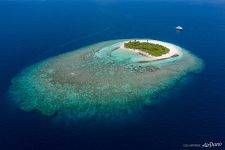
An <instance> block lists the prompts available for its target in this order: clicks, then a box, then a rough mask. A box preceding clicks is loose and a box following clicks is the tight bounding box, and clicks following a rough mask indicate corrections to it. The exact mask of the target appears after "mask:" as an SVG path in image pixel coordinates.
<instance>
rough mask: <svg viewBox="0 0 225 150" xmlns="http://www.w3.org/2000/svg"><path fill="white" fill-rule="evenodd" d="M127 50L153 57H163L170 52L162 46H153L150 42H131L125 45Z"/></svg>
mask: <svg viewBox="0 0 225 150" xmlns="http://www.w3.org/2000/svg"><path fill="white" fill-rule="evenodd" d="M124 47H125V48H130V49H137V50H141V51H143V52H146V53H148V54H150V55H152V56H162V55H163V54H166V53H168V52H169V51H170V50H169V49H168V48H167V47H165V46H162V45H159V44H153V43H149V42H139V41H129V42H128V43H125V44H124Z"/></svg>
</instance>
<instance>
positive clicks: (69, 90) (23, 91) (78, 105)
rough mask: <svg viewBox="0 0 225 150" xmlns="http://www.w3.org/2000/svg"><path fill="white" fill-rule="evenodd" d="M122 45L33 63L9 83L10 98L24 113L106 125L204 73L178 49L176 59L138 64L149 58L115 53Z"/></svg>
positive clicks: (97, 46) (112, 43) (121, 51)
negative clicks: (188, 77)
mask: <svg viewBox="0 0 225 150" xmlns="http://www.w3.org/2000/svg"><path fill="white" fill-rule="evenodd" d="M121 41H125V40H114V41H107V42H102V43H98V44H95V45H90V46H88V47H85V48H82V49H80V50H75V51H72V52H68V53H66V54H62V55H59V56H56V57H53V58H49V59H47V60H44V61H42V62H40V63H37V64H35V65H33V66H31V67H29V68H27V69H25V70H24V71H22V72H21V74H19V76H17V77H16V78H14V79H13V81H12V83H13V84H12V86H11V90H10V93H11V94H12V97H14V99H15V101H16V102H17V103H18V104H19V105H20V108H21V109H22V110H25V111H33V110H38V111H40V112H41V113H42V114H44V115H50V116H51V115H55V114H56V113H57V115H60V114H67V115H68V116H73V117H72V118H74V120H77V119H84V120H86V119H90V118H101V120H102V119H103V120H107V121H108V120H111V119H112V118H121V117H122V118H123V117H126V116H127V115H132V114H134V113H138V111H141V109H142V107H143V106H145V105H151V103H152V102H153V101H154V98H153V97H154V95H155V94H159V93H160V92H162V91H163V90H166V89H169V88H172V87H173V86H174V84H175V83H176V82H177V81H178V80H180V79H181V78H182V77H184V76H185V75H187V74H188V73H197V72H199V71H200V70H201V69H202V67H203V62H202V61H201V60H200V59H199V58H197V57H196V56H194V55H192V54H190V53H189V52H188V51H186V50H184V49H181V48H180V50H181V51H182V56H178V57H177V58H168V59H166V60H158V61H148V62H141V63H140V61H141V60H146V58H147V57H146V56H141V55H138V54H136V53H134V52H133V51H130V50H125V49H123V48H119V46H120V45H121ZM134 60H138V61H134ZM70 118H71V117H70Z"/></svg>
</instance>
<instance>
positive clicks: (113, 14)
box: [0, 0, 225, 150]
mask: <svg viewBox="0 0 225 150" xmlns="http://www.w3.org/2000/svg"><path fill="white" fill-rule="evenodd" d="M177 25H181V26H183V27H184V31H183V32H176V31H175V27H176V26H177ZM125 38H149V39H156V40H161V41H166V42H170V43H173V44H176V45H179V46H181V47H183V48H185V49H187V50H189V51H190V52H192V53H193V54H195V55H197V56H198V57H200V58H201V59H202V60H203V61H204V63H205V67H204V69H203V71H202V72H201V73H200V74H197V75H189V76H187V77H186V78H184V79H183V80H181V81H180V82H179V83H178V84H177V85H176V86H175V87H173V88H172V89H171V90H169V91H167V92H166V93H164V94H163V95H162V96H161V95H159V96H158V97H157V98H156V99H157V100H158V101H157V102H155V103H154V104H153V105H151V106H149V107H146V108H145V109H144V110H143V112H142V114H141V115H139V116H142V117H137V116H134V117H133V118H132V121H130V122H129V123H127V124H126V123H121V124H119V123H112V124H107V125H101V124H95V125H87V124H82V123H77V124H74V123H71V122H70V121H69V120H64V121H53V120H54V119H52V117H46V116H43V115H41V114H40V113H38V112H24V111H21V110H20V109H19V107H18V105H16V104H14V103H13V102H12V100H11V99H10V95H8V94H7V92H8V88H9V86H10V84H11V83H10V82H11V79H12V78H13V77H15V76H16V75H17V74H18V73H19V72H20V71H21V70H23V69H24V68H26V67H28V66H30V65H31V64H34V63H36V62H38V61H41V60H44V59H46V58H49V57H51V56H55V55H58V54H62V53H64V52H68V51H71V50H74V49H77V48H80V47H83V46H87V45H91V44H94V43H97V42H102V41H107V40H113V39H125ZM224 56H225V2H223V1H217V0H215V1H214V2H209V1H207V0H205V1H204V0H201V1H194V0H193V1H192V0H189V1H172V0H171V1H160V2H159V1H150V0H149V1H123V2H119V1H117V2H113V1H96V2H94V1H92V2H90V1H89V2H87V1H86V2H78V1H69V0H68V1H66V0H65V1H0V70H1V72H0V150H11V149H12V150H39V149H41V150H45V149H46V150H51V149H53V150H63V149H74V150H80V149H82V150H83V149H96V150H110V149H112V150H119V149H127V150H131V149H135V150H144V149H148V150H150V149H151V150H157V149H159V150H165V149H166V150H180V149H196V148H193V147H190V146H191V145H190V144H201V145H202V144H204V143H209V142H214V143H222V144H223V145H222V146H221V147H214V148H217V149H220V150H221V149H225V148H224V145H225V128H224V127H225V118H224V117H225V57H224ZM124 122H126V121H124ZM188 145H189V147H186V146H188ZM206 149H207V148H206Z"/></svg>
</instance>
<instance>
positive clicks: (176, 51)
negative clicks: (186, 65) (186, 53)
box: [120, 40, 182, 60]
mask: <svg viewBox="0 0 225 150" xmlns="http://www.w3.org/2000/svg"><path fill="white" fill-rule="evenodd" d="M132 41H133V40H132ZM136 41H140V42H147V40H136ZM127 42H129V41H125V42H123V43H122V44H121V46H120V48H123V49H129V48H125V47H124V43H127ZM148 42H149V43H153V44H159V45H162V46H165V47H167V48H168V49H169V50H170V51H169V52H168V53H166V54H164V55H162V56H152V55H150V54H148V53H146V52H143V51H140V50H136V49H135V50H134V49H129V50H132V51H134V52H135V53H138V54H140V55H144V56H146V57H149V58H150V59H151V60H158V59H166V58H170V57H172V56H174V55H179V56H180V55H182V52H181V49H180V48H179V47H178V46H176V45H173V44H170V43H167V42H162V41H157V40H148Z"/></svg>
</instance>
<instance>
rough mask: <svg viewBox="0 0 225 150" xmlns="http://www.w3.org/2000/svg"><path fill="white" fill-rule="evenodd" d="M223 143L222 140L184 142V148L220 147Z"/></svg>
mask: <svg viewBox="0 0 225 150" xmlns="http://www.w3.org/2000/svg"><path fill="white" fill-rule="evenodd" d="M222 145H223V143H222V142H205V143H203V144H193V143H192V144H191V143H190V144H183V147H184V148H219V147H221V146H222Z"/></svg>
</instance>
